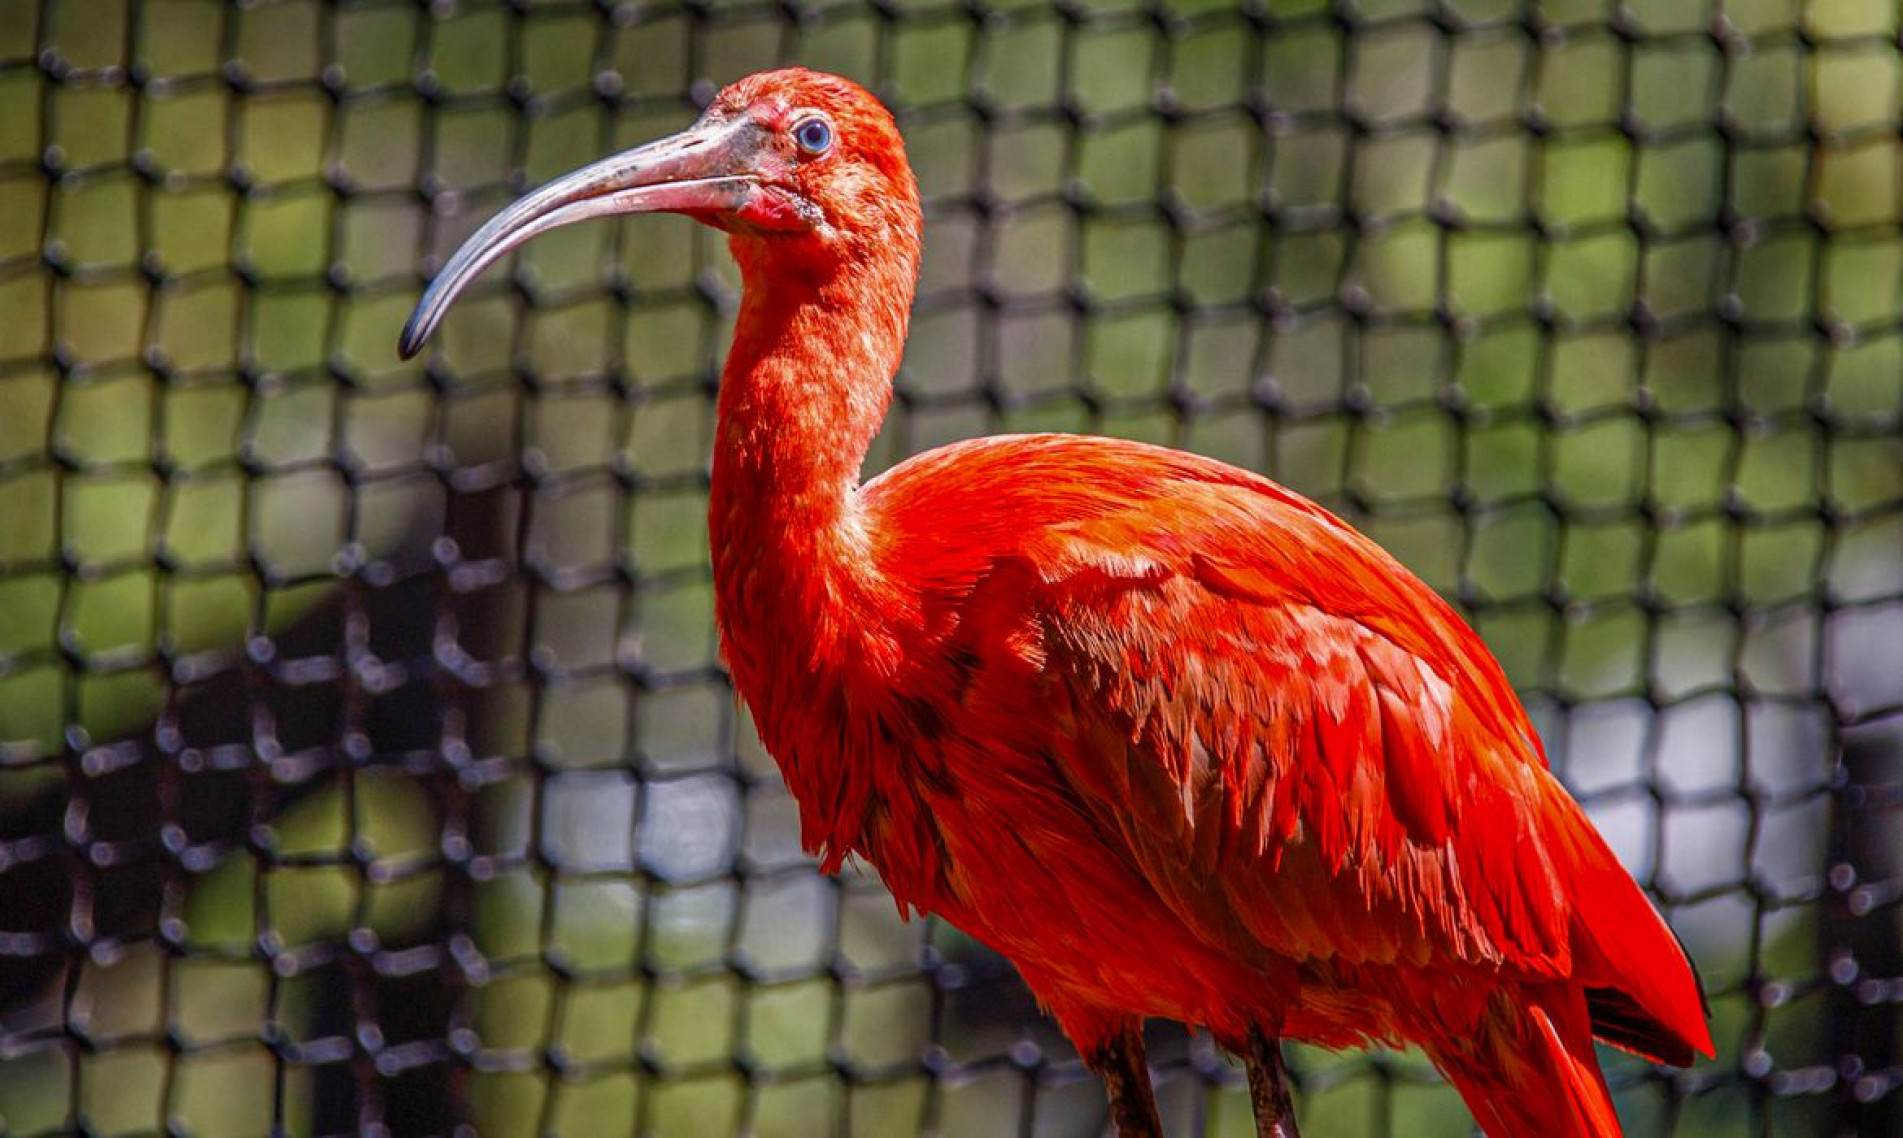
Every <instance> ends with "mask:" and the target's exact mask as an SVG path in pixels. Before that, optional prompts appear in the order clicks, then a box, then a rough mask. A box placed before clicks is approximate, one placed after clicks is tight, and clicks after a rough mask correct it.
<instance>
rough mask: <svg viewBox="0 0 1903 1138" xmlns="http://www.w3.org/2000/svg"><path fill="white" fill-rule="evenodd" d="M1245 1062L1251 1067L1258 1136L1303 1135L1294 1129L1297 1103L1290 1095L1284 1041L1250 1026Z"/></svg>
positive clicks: (1295, 1137)
mask: <svg viewBox="0 0 1903 1138" xmlns="http://www.w3.org/2000/svg"><path fill="white" fill-rule="evenodd" d="M1242 1061H1243V1062H1244V1063H1246V1064H1248V1067H1249V1104H1250V1105H1251V1106H1253V1107H1254V1108H1255V1132H1256V1135H1257V1138H1301V1133H1300V1131H1298V1130H1296V1128H1295V1105H1294V1104H1293V1103H1291V1102H1290V1101H1289V1097H1288V1068H1287V1067H1285V1066H1283V1064H1282V1043H1281V1041H1280V1040H1278V1039H1274V1038H1272V1037H1270V1036H1269V1035H1267V1034H1265V1033H1264V1032H1263V1030H1262V1029H1261V1028H1260V1027H1251V1028H1250V1029H1249V1040H1248V1046H1247V1049H1246V1050H1245V1051H1244V1052H1243V1056H1242Z"/></svg>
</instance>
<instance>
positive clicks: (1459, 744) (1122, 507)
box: [964, 449, 1709, 1059]
mask: <svg viewBox="0 0 1903 1138" xmlns="http://www.w3.org/2000/svg"><path fill="white" fill-rule="evenodd" d="M1134 454H1135V455H1136V456H1137V457H1140V458H1141V459H1143V460H1144V461H1145V462H1148V463H1149V464H1150V468H1146V469H1147V470H1148V472H1147V473H1146V474H1145V475H1144V476H1143V477H1135V476H1133V475H1131V474H1130V473H1129V469H1128V467H1129V461H1128V460H1130V459H1131V458H1132V456H1131V455H1122V456H1121V457H1122V458H1124V459H1125V460H1126V462H1125V463H1124V464H1123V466H1124V468H1125V469H1124V470H1123V472H1122V473H1121V474H1120V475H1119V476H1118V477H1117V478H1116V479H1114V482H1115V484H1114V485H1110V484H1108V483H1106V484H1105V485H1104V486H1103V488H1102V491H1101V497H1100V504H1099V505H1096V506H1093V507H1092V508H1089V509H1069V510H1067V515H1068V516H1067V517H1066V518H1065V519H1063V520H1061V521H1055V522H1054V524H1049V525H1037V526H1025V527H1024V528H1022V529H1020V530H1019V532H1018V535H1017V537H1016V538H1015V539H1014V540H1013V542H1012V547H1011V549H1010V552H1009V553H1008V554H1007V555H1005V556H1003V557H1001V558H999V559H998V560H997V561H995V562H994V563H993V565H992V567H991V569H990V570H989V571H987V572H986V573H985V574H984V575H983V578H982V579H981V580H979V581H978V582H976V583H975V585H974V587H973V588H971V590H970V591H969V592H968V593H967V594H966V604H965V608H966V611H965V613H964V618H965V621H966V626H967V628H969V629H973V630H981V632H982V635H985V636H988V637H992V638H994V642H993V643H992V644H990V645H988V646H985V645H972V646H971V647H972V649H973V650H974V651H975V652H976V653H977V654H978V655H980V656H983V657H986V658H988V660H989V661H993V662H995V661H999V660H1000V659H1001V658H1003V657H1007V656H1008V657H1010V658H1011V659H1010V661H1009V662H1008V663H1006V664H1004V665H1003V666H1004V667H1005V668H1007V669H1010V668H1016V669H1019V670H1020V671H1021V672H1022V673H1024V674H1023V675H1022V677H1021V679H1023V680H1028V681H1030V682H1031V684H1032V685H1033V687H1032V688H1031V689H1030V690H1035V691H1037V692H1038V693H1039V695H1040V697H1041V700H1042V702H1041V703H1040V709H1042V708H1050V709H1054V715H1053V717H1052V727H1051V736H1052V740H1053V741H1052V743H1051V744H1050V746H1051V750H1052V752H1053V754H1052V759H1053V761H1054V762H1055V763H1056V765H1057V766H1058V768H1059V769H1060V770H1061V771H1062V772H1063V774H1064V776H1065V777H1066V778H1067V779H1068V780H1069V781H1070V782H1071V783H1072V784H1073V786H1074V788H1075V790H1076V792H1077V794H1078V795H1079V797H1080V798H1081V799H1083V800H1084V801H1085V802H1086V804H1088V805H1089V806H1090V808H1091V813H1092V815H1093V816H1094V817H1095V818H1097V819H1098V824H1099V825H1103V826H1107V827H1113V828H1116V829H1118V830H1120V831H1121V836H1122V838H1123V839H1124V840H1125V841H1127V842H1128V844H1129V847H1130V849H1131V852H1132V857H1133V860H1134V861H1135V862H1136V863H1137V864H1139V865H1141V866H1143V868H1144V872H1145V873H1146V875H1147V876H1148V877H1149V878H1150V880H1151V883H1152V884H1153V885H1154V886H1155V887H1156V888H1157V890H1158V892H1159V893H1160V894H1161V895H1163V896H1164V897H1165V898H1166V899H1168V900H1170V901H1171V902H1172V903H1173V904H1177V905H1179V906H1180V907H1181V910H1182V913H1183V916H1184V917H1185V919H1186V920H1187V921H1189V922H1190V923H1192V924H1198V923H1200V924H1202V925H1203V926H1204V927H1214V926H1219V925H1221V924H1222V923H1223V922H1227V921H1233V920H1238V919H1239V920H1240V921H1242V922H1243V923H1244V924H1246V925H1247V926H1248V929H1249V932H1250V933H1251V934H1252V936H1253V937H1254V938H1255V939H1256V940H1257V941H1258V942H1259V943H1261V944H1262V945H1263V946H1265V947H1267V948H1269V949H1271V950H1272V951H1274V952H1276V953H1278V954H1280V955H1283V956H1286V957H1289V958H1292V959H1296V960H1338V961H1346V962H1349V963H1363V962H1365V963H1390V962H1413V963H1417V964H1423V965H1428V964H1434V963H1442V964H1452V963H1455V962H1461V963H1465V964H1472V965H1478V966H1482V967H1491V968H1498V969H1503V970H1506V971H1508V972H1513V973H1519V974H1522V975H1526V976H1541V977H1554V978H1559V977H1564V978H1569V979H1572V980H1574V981H1576V982H1579V983H1582V984H1584V985H1586V986H1587V988H1588V990H1589V993H1590V992H1591V991H1592V990H1593V989H1604V992H1605V995H1604V997H1603V1001H1610V1002H1609V1003H1608V1004H1607V1008H1608V1009H1609V1010H1608V1018H1609V1019H1619V1018H1620V1017H1623V1018H1625V1019H1626V1020H1629V1021H1631V1022H1630V1023H1627V1024H1626V1025H1625V1027H1624V1029H1623V1030H1624V1033H1625V1037H1624V1038H1623V1039H1621V1038H1620V1037H1619V1032H1620V1030H1621V1028H1620V1027H1619V1026H1618V1025H1616V1024H1610V1025H1609V1030H1606V1031H1601V1032H1600V1034H1601V1035H1602V1036H1606V1037H1608V1038H1612V1039H1614V1041H1615V1042H1624V1043H1626V1044H1627V1045H1629V1046H1631V1047H1632V1048H1634V1049H1636V1050H1640V1051H1644V1052H1646V1053H1648V1054H1652V1055H1655V1056H1659V1057H1664V1058H1672V1059H1681V1058H1689V1054H1690V1052H1689V1049H1688V1047H1687V1046H1686V1044H1687V1043H1688V1042H1689V1043H1691V1044H1693V1045H1697V1046H1701V1047H1708V1046H1709V1044H1708V1042H1707V1041H1708V1038H1709V1037H1708V1036H1707V1035H1705V1034H1704V1026H1703V1016H1702V1013H1701V997H1700V994H1699V992H1698V989H1697V985H1696V983H1695V981H1694V980H1693V979H1692V977H1691V975H1690V972H1689V969H1688V967H1687V966H1686V963H1685V958H1684V956H1683V954H1682V952H1681V950H1680V949H1679V948H1678V946H1677V944H1676V942H1675V940H1674V939H1673V937H1672V935H1671V933H1670V931H1669V929H1668V928H1667V927H1666V926H1665V924H1664V922H1663V921H1662V920H1660V918H1659V917H1658V915H1657V914H1656V913H1655V912H1654V911H1653V910H1652V908H1651V906H1650V904H1649V903H1648V902H1647V901H1646V900H1645V898H1644V896H1643V894H1642V893H1641V892H1640V891H1639V889H1638V887H1637V885H1636V884H1635V883H1634V882H1633V881H1632V879H1631V877H1630V876H1629V875H1628V874H1627V873H1626V872H1625V871H1624V869H1622V868H1621V867H1620V866H1619V864H1618V862H1617V860H1616V859H1615V858H1614V857H1613V855H1612V853H1611V851H1610V850H1609V849H1608V848H1607V846H1606V845H1605V843H1604V841H1603V839H1601V838H1600V836H1599V835H1598V833H1597V832H1596V831H1595V830H1594V829H1593V827H1592V825H1591V824H1590V822H1589V821H1588V820H1587V819H1586V817H1585V815H1584V814H1583V812H1582V811H1581V810H1580V809H1579V807H1578V805H1577V804H1576V803H1574V802H1573V800H1572V799H1571V798H1570V797H1569V796H1568V795H1567V794H1566V793H1565V791H1564V790H1563V789H1562V788H1561V787H1560V786H1559V784H1558V783H1557V781H1556V780H1554V779H1553V777H1552V776H1551V774H1550V773H1549V772H1548V771H1547V769H1546V764H1545V758H1544V755H1543V752H1542V751H1541V748H1540V744H1539V741H1538V739H1537V737H1536V736H1535V734H1534V732H1533V729H1532V727H1531V725H1530V723H1529V722H1528V720H1527V718H1526V715H1525V712H1524V711H1523V709H1522V708H1521V706H1520V704H1519V701H1518V700H1517V699H1516V698H1515V696H1514V694H1513V692H1512V689H1511V687H1510V685H1509V684H1508V682H1507V680H1506V678H1505V677H1504V675H1503V674H1502V673H1501V672H1500V669H1499V667H1498V665H1497V664H1496V663H1495V661H1494V659H1493V657H1492V655H1491V654H1490V653H1489V652H1488V651H1487V650H1486V648H1485V646H1484V645H1483V644H1482V643H1481V641H1480V640H1479V638H1478V637H1477V636H1476V635H1475V634H1474V633H1473V632H1472V631H1471V629H1469V628H1468V627H1467V625H1466V624H1465V623H1464V622H1463V621H1461V620H1460V618H1459V617H1458V616H1457V615H1456V614H1455V613H1454V612H1453V610H1452V609H1451V608H1449V607H1448V606H1447V605H1446V604H1445V603H1444V602H1443V601H1441V600H1440V598H1439V597H1437V596H1436V595H1435V594H1434V593H1433V591H1432V590H1431V589H1429V588H1428V587H1427V586H1426V585H1425V584H1423V583H1422V582H1421V581H1420V580H1419V579H1418V578H1416V577H1414V576H1413V575H1412V574H1411V573H1408V572H1407V571H1406V570H1405V569H1404V568H1402V567H1401V566H1400V565H1399V564H1398V563H1397V562H1395V561H1394V560H1393V559H1392V558H1391V557H1389V556H1388V555H1387V554H1386V553H1385V552H1384V551H1382V550H1381V549H1380V548H1379V547H1378V546H1376V545H1374V543H1372V542H1370V541H1368V540H1367V539H1365V538H1363V537H1361V536H1360V535H1359V534H1357V533H1356V532H1355V531H1353V530H1352V529H1351V528H1349V527H1348V526H1346V525H1345V524H1344V523H1342V522H1340V521H1339V520H1338V519H1336V518H1334V517H1333V516H1332V515H1330V514H1328V513H1327V512H1325V511H1323V510H1321V509H1320V508H1319V507H1316V506H1314V505H1313V504H1312V503H1309V502H1307V501H1306V500H1304V499H1301V498H1299V497H1297V496H1295V495H1292V494H1289V493H1288V492H1287V491H1284V490H1282V489H1281V488H1280V487H1278V486H1275V485H1274V484H1273V483H1270V482H1268V481H1267V480H1264V479H1258V478H1255V477H1254V476H1250V475H1245V474H1243V472H1240V471H1236V470H1234V469H1233V468H1229V467H1225V466H1220V465H1219V464H1214V463H1207V464H1204V463H1201V462H1200V461H1197V460H1189V459H1187V458H1186V457H1185V456H1180V455H1175V454H1173V453H1172V452H1158V451H1154V450H1149V449H1142V450H1138V451H1136V452H1134ZM1159 456H1167V457H1159ZM1158 464H1162V465H1161V467H1158ZM1151 468H1154V469H1151ZM1061 493H1067V494H1073V495H1076V494H1085V493H1086V491H1084V490H1083V489H1081V488H1080V487H1079V486H1078V485H1076V484H1074V483H1067V484H1066V485H1065V487H1063V488H1062V490H1061ZM1112 500H1114V502H1115V504H1114V505H1109V504H1105V503H1108V502H1110V501H1112ZM1027 602H1028V603H1027ZM1211 882H1221V883H1222V884H1221V894H1222V900H1221V901H1220V902H1212V895H1211V889H1210V883H1211ZM1212 903H1218V904H1221V905H1223V906H1225V907H1226V908H1227V910H1228V911H1227V912H1224V913H1213V914H1212V913H1211V912H1210V911H1209V908H1210V906H1211V905H1212ZM1667 1025H1669V1026H1667Z"/></svg>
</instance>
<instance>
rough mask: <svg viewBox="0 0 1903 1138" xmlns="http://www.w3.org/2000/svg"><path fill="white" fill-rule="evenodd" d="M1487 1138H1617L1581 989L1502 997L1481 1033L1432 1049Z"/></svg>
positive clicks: (1558, 987)
mask: <svg viewBox="0 0 1903 1138" xmlns="http://www.w3.org/2000/svg"><path fill="white" fill-rule="evenodd" d="M1430 1054H1431V1055H1432V1057H1433V1059H1434V1064H1435V1066H1437V1067H1439V1068H1440V1070H1441V1073H1442V1074H1444V1075H1446V1076H1447V1079H1448V1081H1449V1082H1451V1083H1453V1084H1454V1087H1455V1089H1457V1090H1458V1091H1460V1097H1461V1098H1463V1099H1465V1100H1466V1102H1467V1109H1469V1110H1471V1111H1473V1115H1474V1118H1475V1119H1476V1120H1477V1121H1478V1122H1479V1123H1480V1128H1481V1129H1482V1130H1483V1131H1485V1132H1486V1134H1487V1136H1488V1138H1607V1136H1612V1138H1617V1136H1618V1134H1619V1133H1620V1131H1619V1118H1618V1115H1616V1114H1615V1113H1614V1112H1613V1109H1612V1094H1611V1092H1610V1091H1609V1090H1607V1089H1606V1080H1605V1076H1604V1075H1602V1074H1600V1071H1599V1060H1598V1058H1597V1057H1596V1056H1595V1055H1594V1054H1593V1046H1592V1019H1591V1016H1590V1014H1589V1013H1588V1012H1587V1009H1586V998H1585V995H1584V993H1583V992H1581V991H1580V989H1578V988H1576V987H1571V986H1568V985H1564V984H1550V985H1540V986H1538V987H1536V988H1531V989H1526V988H1523V989H1519V990H1518V991H1511V990H1503V991H1499V992H1496V993H1495V994H1494V997H1493V1000H1492V1006H1491V1009H1490V1014H1489V1015H1488V1016H1487V1017H1486V1020H1485V1022H1484V1023H1483V1024H1482V1025H1481V1027H1480V1029H1479V1030H1478V1031H1477V1032H1474V1033H1473V1034H1472V1035H1470V1036H1467V1037H1465V1038H1462V1039H1460V1040H1458V1041H1454V1042H1450V1043H1447V1044H1444V1045H1442V1046H1439V1047H1434V1048H1432V1049H1430Z"/></svg>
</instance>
